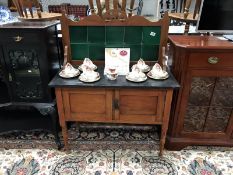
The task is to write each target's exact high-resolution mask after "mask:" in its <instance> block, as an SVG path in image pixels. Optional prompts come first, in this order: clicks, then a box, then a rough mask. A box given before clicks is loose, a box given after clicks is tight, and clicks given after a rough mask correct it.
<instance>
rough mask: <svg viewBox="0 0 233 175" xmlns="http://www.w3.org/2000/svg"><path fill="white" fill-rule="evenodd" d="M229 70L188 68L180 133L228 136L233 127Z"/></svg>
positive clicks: (230, 74) (232, 76)
mask: <svg viewBox="0 0 233 175" xmlns="http://www.w3.org/2000/svg"><path fill="white" fill-rule="evenodd" d="M232 92H233V74H232V71H223V70H222V71H207V70H191V71H190V72H189V74H188V78H187V82H186V87H185V90H184V94H183V100H182V104H181V106H183V107H182V108H181V111H180V115H181V116H182V117H181V118H183V122H182V123H183V125H182V126H181V127H182V128H181V130H182V134H183V135H197V136H198V135H199V136H200V137H204V138H205V137H206V138H214V137H222V138H224V137H229V136H230V135H231V132H232V130H233V93H232Z"/></svg>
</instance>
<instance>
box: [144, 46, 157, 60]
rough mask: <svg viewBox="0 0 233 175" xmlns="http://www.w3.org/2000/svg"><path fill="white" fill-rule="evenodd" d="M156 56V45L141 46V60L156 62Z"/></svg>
mask: <svg viewBox="0 0 233 175" xmlns="http://www.w3.org/2000/svg"><path fill="white" fill-rule="evenodd" d="M158 55H159V46H158V45H142V58H143V60H144V61H157V60H158Z"/></svg>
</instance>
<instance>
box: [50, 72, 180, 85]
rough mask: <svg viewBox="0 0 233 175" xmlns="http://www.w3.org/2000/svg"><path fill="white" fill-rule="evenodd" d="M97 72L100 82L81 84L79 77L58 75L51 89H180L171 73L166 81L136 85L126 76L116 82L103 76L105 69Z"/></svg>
mask: <svg viewBox="0 0 233 175" xmlns="http://www.w3.org/2000/svg"><path fill="white" fill-rule="evenodd" d="M97 72H99V73H100V77H101V78H100V80H99V81H97V82H93V83H84V82H81V81H80V80H79V79H78V77H75V78H71V79H64V78H61V77H60V76H59V75H58V74H57V75H56V76H55V77H54V78H53V79H52V81H51V82H50V83H49V86H50V87H55V88H56V87H62V88H78V87H102V88H158V89H161V88H171V89H174V88H179V87H180V86H179V84H178V82H177V81H176V79H175V78H174V76H173V75H172V73H171V72H170V71H169V78H168V79H166V80H154V79H150V78H149V77H148V79H147V80H146V81H144V82H140V83H135V82H131V81H128V80H127V79H126V78H125V76H124V75H119V76H118V77H117V79H116V80H109V79H108V78H107V77H106V76H105V75H104V74H103V72H104V71H103V68H98V70H97Z"/></svg>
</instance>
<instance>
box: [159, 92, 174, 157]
mask: <svg viewBox="0 0 233 175" xmlns="http://www.w3.org/2000/svg"><path fill="white" fill-rule="evenodd" d="M172 94H173V90H167V93H166V96H165V106H164V113H163V123H162V127H161V137H160V151H159V156H163V150H164V144H165V139H166V135H167V129H168V122H169V116H170V109H171V101H172Z"/></svg>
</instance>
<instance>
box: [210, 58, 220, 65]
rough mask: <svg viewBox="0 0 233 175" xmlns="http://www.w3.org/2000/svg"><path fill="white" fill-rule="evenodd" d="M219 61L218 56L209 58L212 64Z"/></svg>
mask: <svg viewBox="0 0 233 175" xmlns="http://www.w3.org/2000/svg"><path fill="white" fill-rule="evenodd" d="M218 62H219V58H218V57H209V58H208V63H210V64H217V63H218Z"/></svg>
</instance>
